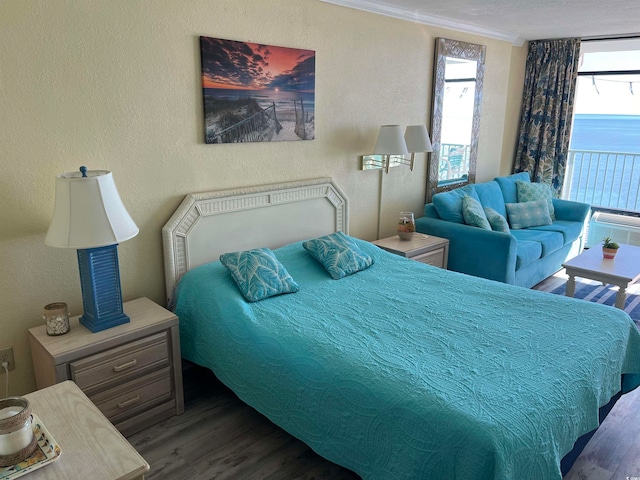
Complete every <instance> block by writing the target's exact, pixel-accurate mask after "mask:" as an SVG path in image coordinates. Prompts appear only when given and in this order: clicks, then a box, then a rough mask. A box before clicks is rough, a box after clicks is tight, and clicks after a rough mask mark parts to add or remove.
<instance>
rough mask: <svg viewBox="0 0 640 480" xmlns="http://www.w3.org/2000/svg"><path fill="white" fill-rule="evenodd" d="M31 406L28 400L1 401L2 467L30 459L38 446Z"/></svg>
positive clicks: (0, 456)
mask: <svg viewBox="0 0 640 480" xmlns="http://www.w3.org/2000/svg"><path fill="white" fill-rule="evenodd" d="M32 420H33V417H32V416H31V405H30V404H29V401H28V400H27V399H26V398H22V397H10V398H5V399H4V400H0V467H8V466H11V465H15V464H17V463H20V462H22V461H23V460H25V459H26V458H28V457H29V456H30V455H31V454H32V453H33V451H34V450H35V449H36V447H37V446H38V440H37V439H36V437H35V435H34V434H33V427H32V426H31V422H32Z"/></svg>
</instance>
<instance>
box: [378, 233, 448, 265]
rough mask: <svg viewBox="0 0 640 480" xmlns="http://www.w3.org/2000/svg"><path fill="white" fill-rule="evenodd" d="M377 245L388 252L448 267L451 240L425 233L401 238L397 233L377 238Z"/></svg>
mask: <svg viewBox="0 0 640 480" xmlns="http://www.w3.org/2000/svg"><path fill="white" fill-rule="evenodd" d="M372 243H374V244H375V245H377V246H379V247H380V248H382V249H384V250H386V251H387V252H391V253H394V254H396V255H401V256H403V257H407V258H410V259H411V260H415V261H417V262H422V263H428V264H429V265H433V266H434V267H440V268H445V269H446V268H447V261H448V259H449V240H448V239H446V238H440V237H434V236H433V235H425V234H423V233H415V234H414V235H413V238H412V239H411V240H400V237H398V236H397V235H395V236H393V237H389V238H383V239H381V240H375V241H374V242H372Z"/></svg>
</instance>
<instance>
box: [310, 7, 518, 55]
mask: <svg viewBox="0 0 640 480" xmlns="http://www.w3.org/2000/svg"><path fill="white" fill-rule="evenodd" d="M320 1H321V2H324V3H331V4H333V5H340V6H342V7H348V8H354V9H356V10H363V11H366V12H370V13H377V14H379V15H385V16H387V17H393V18H398V19H400V20H408V21H410V22H415V23H421V24H424V25H431V26H432V27H442V28H447V29H450V30H457V31H460V32H465V33H473V34H476V35H482V36H484V37H489V38H495V39H497V40H503V41H505V42H510V43H511V44H513V45H515V46H522V45H523V44H524V39H523V38H520V37H519V36H518V35H517V34H515V33H511V32H503V31H500V30H492V29H489V28H484V27H480V26H478V25H473V24H471V23H465V22H460V21H457V20H452V19H450V18H445V17H440V16H437V15H426V14H423V13H416V12H413V11H411V10H407V9H404V8H398V7H393V6H390V5H384V4H381V3H379V2H377V1H375V0H373V1H372V0H320Z"/></svg>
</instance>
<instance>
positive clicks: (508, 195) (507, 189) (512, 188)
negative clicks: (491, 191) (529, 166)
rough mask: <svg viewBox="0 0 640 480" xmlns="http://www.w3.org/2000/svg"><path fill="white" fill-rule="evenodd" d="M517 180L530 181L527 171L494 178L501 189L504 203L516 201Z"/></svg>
mask: <svg viewBox="0 0 640 480" xmlns="http://www.w3.org/2000/svg"><path fill="white" fill-rule="evenodd" d="M518 180H521V181H523V182H530V181H531V178H530V177H529V172H520V173H514V174H513V175H509V176H508V177H496V178H495V181H496V182H497V183H498V185H499V186H500V190H502V196H503V198H504V203H516V202H517V201H518V192H517V190H516V182H517V181H518Z"/></svg>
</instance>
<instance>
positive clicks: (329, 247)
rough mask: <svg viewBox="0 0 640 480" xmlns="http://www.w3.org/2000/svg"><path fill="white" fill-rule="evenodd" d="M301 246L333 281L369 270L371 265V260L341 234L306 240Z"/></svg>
mask: <svg viewBox="0 0 640 480" xmlns="http://www.w3.org/2000/svg"><path fill="white" fill-rule="evenodd" d="M302 246H303V247H304V248H305V250H307V251H308V252H309V253H310V254H311V256H312V257H313V258H315V259H316V260H317V261H318V262H320V263H321V264H322V266H323V267H324V268H325V270H326V271H327V272H329V275H331V278H333V279H334V280H339V279H340V278H342V277H346V276H347V275H351V274H352V273H356V272H359V271H360V270H364V269H366V268H369V267H370V266H371V265H372V264H373V258H371V257H370V256H369V255H368V254H366V253H365V252H363V251H362V250H361V249H360V248H359V247H358V245H356V244H355V242H353V241H352V240H350V239H349V237H347V236H346V235H345V234H344V233H342V232H336V233H332V234H331V235H325V236H324V237H320V238H314V239H313V240H308V241H306V242H303V243H302Z"/></svg>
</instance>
